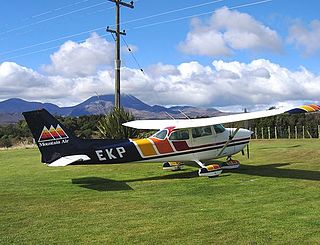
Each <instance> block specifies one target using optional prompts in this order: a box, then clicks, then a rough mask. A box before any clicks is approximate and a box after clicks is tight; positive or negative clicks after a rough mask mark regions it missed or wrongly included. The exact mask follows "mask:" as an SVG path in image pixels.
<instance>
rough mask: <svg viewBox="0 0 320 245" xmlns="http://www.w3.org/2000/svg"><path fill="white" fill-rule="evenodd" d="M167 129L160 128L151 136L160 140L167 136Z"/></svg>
mask: <svg viewBox="0 0 320 245" xmlns="http://www.w3.org/2000/svg"><path fill="white" fill-rule="evenodd" d="M167 133H168V131H167V130H161V131H159V132H157V133H155V134H154V135H152V136H151V137H154V138H157V139H160V140H164V139H165V138H166V136H167Z"/></svg>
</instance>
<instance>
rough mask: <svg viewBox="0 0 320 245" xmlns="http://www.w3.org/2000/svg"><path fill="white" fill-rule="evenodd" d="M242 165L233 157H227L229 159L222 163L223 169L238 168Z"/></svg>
mask: <svg viewBox="0 0 320 245" xmlns="http://www.w3.org/2000/svg"><path fill="white" fill-rule="evenodd" d="M239 167H240V162H239V161H238V160H233V159H232V158H231V157H228V158H227V161H226V162H225V163H223V164H222V165H221V168H222V169H237V168H239Z"/></svg>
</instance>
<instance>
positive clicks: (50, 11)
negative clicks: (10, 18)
mask: <svg viewBox="0 0 320 245" xmlns="http://www.w3.org/2000/svg"><path fill="white" fill-rule="evenodd" d="M88 1H89V0H82V1H79V2H75V3H71V4H68V5H65V6H62V7H59V8H56V9H53V10H47V11H45V12H41V13H38V14H35V15H32V16H30V17H26V18H23V19H20V20H18V21H16V22H22V21H28V20H30V19H35V18H39V17H41V16H43V15H47V14H50V13H53V12H55V11H59V10H62V9H65V8H69V7H72V6H75V5H78V4H81V3H84V2H88ZM6 26H10V25H9V24H6V25H4V26H1V28H3V27H6Z"/></svg>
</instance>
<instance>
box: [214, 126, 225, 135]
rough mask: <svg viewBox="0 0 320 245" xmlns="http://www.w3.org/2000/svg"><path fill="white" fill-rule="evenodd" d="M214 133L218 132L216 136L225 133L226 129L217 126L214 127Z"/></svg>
mask: <svg viewBox="0 0 320 245" xmlns="http://www.w3.org/2000/svg"><path fill="white" fill-rule="evenodd" d="M213 128H214V131H216V134H220V133H223V132H224V131H225V130H226V129H225V128H224V127H223V126H222V124H216V125H213Z"/></svg>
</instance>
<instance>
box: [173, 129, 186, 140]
mask: <svg viewBox="0 0 320 245" xmlns="http://www.w3.org/2000/svg"><path fill="white" fill-rule="evenodd" d="M169 139H170V140H188V139H189V131H188V130H177V131H173V132H172V133H171V135H170V137H169Z"/></svg>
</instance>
